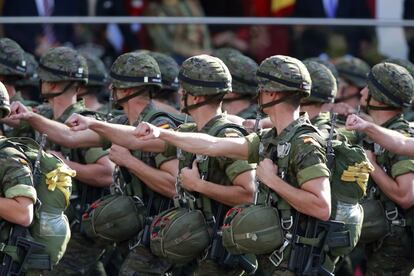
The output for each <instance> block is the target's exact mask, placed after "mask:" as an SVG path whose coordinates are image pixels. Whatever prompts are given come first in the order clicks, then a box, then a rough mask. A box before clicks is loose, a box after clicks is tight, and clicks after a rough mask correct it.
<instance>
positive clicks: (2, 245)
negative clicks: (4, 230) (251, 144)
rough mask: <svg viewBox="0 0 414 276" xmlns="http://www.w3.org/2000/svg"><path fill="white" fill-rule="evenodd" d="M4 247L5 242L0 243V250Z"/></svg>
mask: <svg viewBox="0 0 414 276" xmlns="http://www.w3.org/2000/svg"><path fill="white" fill-rule="evenodd" d="M4 248H6V244H5V243H4V242H2V243H0V252H3V251H4Z"/></svg>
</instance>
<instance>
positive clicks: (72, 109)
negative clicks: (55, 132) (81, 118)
mask: <svg viewBox="0 0 414 276" xmlns="http://www.w3.org/2000/svg"><path fill="white" fill-rule="evenodd" d="M85 110H86V106H85V102H84V101H83V100H82V101H79V102H76V103H74V104H72V105H70V106H68V107H67V108H66V109H65V111H63V113H62V115H60V117H59V118H57V120H56V121H58V122H61V123H64V122H65V121H66V120H67V119H68V118H69V117H70V115H72V114H73V113H80V112H82V111H85Z"/></svg>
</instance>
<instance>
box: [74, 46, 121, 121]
mask: <svg viewBox="0 0 414 276" xmlns="http://www.w3.org/2000/svg"><path fill="white" fill-rule="evenodd" d="M83 57H84V58H85V60H86V63H87V66H88V83H87V84H86V85H85V86H83V87H80V91H79V93H78V96H77V97H78V100H79V99H82V100H83V101H84V102H85V106H86V108H87V109H89V110H92V111H96V112H99V113H100V114H102V115H103V116H106V115H108V114H109V113H110V112H111V109H112V107H110V106H109V105H108V104H104V103H103V102H104V96H105V95H104V94H105V93H106V89H107V87H108V86H109V76H108V72H107V70H106V68H105V65H104V64H103V62H102V61H101V60H100V59H99V58H98V57H97V56H94V55H90V54H88V55H86V54H84V55H83ZM119 115H120V114H119Z"/></svg>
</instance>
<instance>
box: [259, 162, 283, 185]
mask: <svg viewBox="0 0 414 276" xmlns="http://www.w3.org/2000/svg"><path fill="white" fill-rule="evenodd" d="M277 169H278V168H277V165H275V164H274V163H273V161H272V160H270V159H269V158H265V159H264V160H263V161H261V162H260V163H259V164H258V165H257V168H256V175H257V177H258V178H259V180H260V181H261V182H262V183H264V184H265V185H266V186H269V184H270V183H271V182H272V179H274V178H275V177H277Z"/></svg>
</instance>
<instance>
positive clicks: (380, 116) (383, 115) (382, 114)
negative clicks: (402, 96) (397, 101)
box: [369, 110, 401, 125]
mask: <svg viewBox="0 0 414 276" xmlns="http://www.w3.org/2000/svg"><path fill="white" fill-rule="evenodd" d="M398 114H401V111H400V110H371V111H370V112H369V115H370V116H371V117H372V119H373V120H374V123H376V124H377V125H382V124H383V123H385V122H387V121H388V120H389V119H391V118H392V117H395V116H397V115H398Z"/></svg>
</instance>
